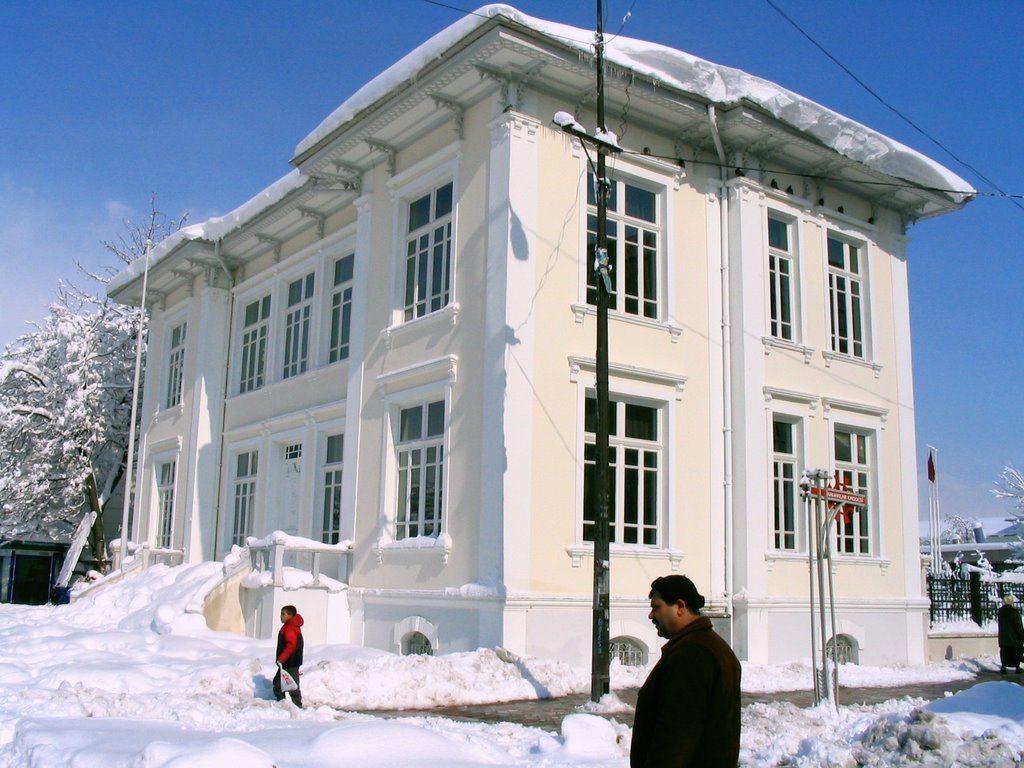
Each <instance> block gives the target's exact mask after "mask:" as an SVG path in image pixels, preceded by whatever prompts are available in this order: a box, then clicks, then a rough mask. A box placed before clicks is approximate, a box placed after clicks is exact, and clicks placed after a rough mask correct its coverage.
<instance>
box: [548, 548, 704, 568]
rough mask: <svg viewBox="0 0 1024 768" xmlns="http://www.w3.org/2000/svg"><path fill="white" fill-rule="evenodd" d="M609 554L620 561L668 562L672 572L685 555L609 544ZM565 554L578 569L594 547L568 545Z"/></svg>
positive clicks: (679, 552)
mask: <svg viewBox="0 0 1024 768" xmlns="http://www.w3.org/2000/svg"><path fill="white" fill-rule="evenodd" d="M608 550H609V554H610V555H611V556H612V557H617V558H621V559H626V558H633V559H634V560H668V562H669V564H670V565H671V567H672V570H673V571H678V570H679V564H680V563H681V562H683V558H684V557H685V555H684V554H683V553H682V552H681V551H679V550H678V549H657V548H655V547H645V546H641V545H638V544H637V545H629V544H610V545H609V547H608ZM565 552H566V554H567V555H569V557H570V558H571V559H572V567H573V568H579V567H580V565H581V564H582V563H583V558H584V557H591V558H592V557H593V556H594V545H593V544H590V543H583V544H570V545H569V546H567V547H566V548H565Z"/></svg>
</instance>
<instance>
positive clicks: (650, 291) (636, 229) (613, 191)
mask: <svg viewBox="0 0 1024 768" xmlns="http://www.w3.org/2000/svg"><path fill="white" fill-rule="evenodd" d="M660 207H661V205H660V195H659V193H657V192H653V191H651V190H649V189H645V188H644V187H641V186H638V185H637V184H635V183H633V182H630V181H624V180H622V179H611V180H610V188H609V190H608V228H607V236H608V257H609V260H610V263H611V266H612V269H611V272H610V276H611V282H612V295H611V296H610V297H609V305H608V306H609V309H612V310H616V311H619V312H623V313H625V314H627V315H634V316H636V317H642V318H646V319H649V320H657V319H658V318H659V316H660V308H659V303H660V302H661V301H662V298H661V295H660V294H661V288H660V285H661V281H662V277H661V274H660V272H661V266H660V259H661V257H660V252H661V249H662V248H663V246H662V233H661V224H660V221H659V220H660ZM596 245H597V189H596V187H595V182H594V175H593V174H592V173H588V174H587V265H586V270H587V303H588V304H597V282H596V280H597V278H596V276H595V274H594V268H593V263H594V250H595V248H596Z"/></svg>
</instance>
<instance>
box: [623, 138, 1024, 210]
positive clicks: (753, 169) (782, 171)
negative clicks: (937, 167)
mask: <svg viewBox="0 0 1024 768" xmlns="http://www.w3.org/2000/svg"><path fill="white" fill-rule="evenodd" d="M622 154H624V155H631V156H633V157H648V158H654V159H655V160H665V161H667V162H670V163H674V164H676V165H679V164H684V165H685V164H693V165H707V166H711V167H713V168H730V169H735V170H737V171H742V172H743V173H776V174H779V175H780V176H793V177H796V178H798V179H811V180H813V181H832V182H838V183H846V184H850V183H856V184H860V185H863V186H876V187H894V188H896V189H916V190H924V191H926V192H938V193H942V194H947V195H965V196H967V197H970V196H972V195H977V196H978V197H992V198H1001V199H1007V200H1024V194H1013V193H1010V192H982V191H978V190H974V191H973V192H970V193H969V192H966V191H965V190H962V189H951V188H946V187H930V186H927V185H925V184H912V183H910V182H900V181H868V180H865V181H857V182H852V181H851V180H850V179H844V178H843V177H841V176H826V175H823V174H816V173H801V172H800V171H793V170H790V169H787V168H761V167H760V166H745V165H735V164H732V163H720V162H718V161H716V160H700V159H698V158H696V157H677V156H675V155H658V154H655V153H653V152H638V151H636V150H634V149H627V148H625V147H624V148H623V150H622Z"/></svg>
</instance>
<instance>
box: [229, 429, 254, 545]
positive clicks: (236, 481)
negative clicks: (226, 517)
mask: <svg viewBox="0 0 1024 768" xmlns="http://www.w3.org/2000/svg"><path fill="white" fill-rule="evenodd" d="M260 453H261V451H260V450H259V449H258V448H256V447H245V448H239V449H237V450H235V451H234V452H233V453H232V454H231V467H232V469H231V497H230V501H229V503H230V505H231V517H230V526H231V527H230V529H229V536H228V544H229V546H230V545H236V546H240V547H241V546H245V540H246V538H248V537H249V536H252V535H253V530H254V525H255V521H256V504H257V502H258V500H259V477H260V472H259V462H260ZM242 456H246V457H247V466H246V474H244V475H243V474H239V461H240V459H241V457H242ZM240 503H241V505H242V507H244V509H242V510H241V511H242V518H241V519H240V518H239V511H240V510H239V504H240Z"/></svg>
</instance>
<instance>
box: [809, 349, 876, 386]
mask: <svg viewBox="0 0 1024 768" xmlns="http://www.w3.org/2000/svg"><path fill="white" fill-rule="evenodd" d="M821 356H822V357H823V358H825V367H826V368H831V367H832V362H833V361H835V360H840V361H842V362H844V363H852V364H853V365H859V366H861V367H863V368H870V369H871V370H872V371H874V373H875V378H876V379H877V378H878V377H879V376H881V374H882V364H881V363H876V362H875V361H874V360H861V359H860V358H859V357H850V356H849V355H840V354H839V353H837V352H829V351H828V350H822V352H821Z"/></svg>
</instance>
